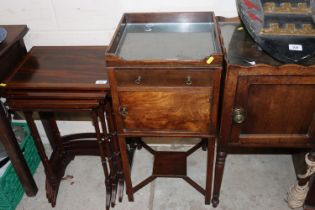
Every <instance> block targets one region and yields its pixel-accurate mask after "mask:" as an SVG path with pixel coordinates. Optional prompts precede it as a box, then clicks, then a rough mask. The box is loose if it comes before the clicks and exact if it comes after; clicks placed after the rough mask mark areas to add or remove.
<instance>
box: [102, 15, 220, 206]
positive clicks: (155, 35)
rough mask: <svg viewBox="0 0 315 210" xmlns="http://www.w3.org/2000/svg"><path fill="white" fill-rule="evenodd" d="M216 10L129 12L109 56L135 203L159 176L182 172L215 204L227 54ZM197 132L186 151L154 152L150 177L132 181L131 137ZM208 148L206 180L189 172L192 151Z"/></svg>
mask: <svg viewBox="0 0 315 210" xmlns="http://www.w3.org/2000/svg"><path fill="white" fill-rule="evenodd" d="M217 38H218V34H217V29H216V25H215V19H214V15H213V13H211V12H200V13H198V12H197V13H140V14H139V13H136V14H124V16H123V17H122V19H121V22H120V23H119V25H118V28H117V30H116V33H115V35H114V37H113V40H112V42H111V45H110V46H109V48H108V50H107V53H106V56H105V59H106V62H107V69H108V72H109V79H110V83H111V93H112V98H113V100H112V101H113V109H114V114H115V122H116V127H117V135H118V142H119V148H120V152H121V158H122V165H123V174H124V179H125V182H126V190H127V194H128V199H129V201H133V199H134V197H133V194H134V193H135V192H137V191H138V190H139V189H141V188H142V187H144V186H145V185H147V184H148V183H150V182H151V181H153V180H155V179H156V178H159V177H175V178H182V179H183V180H185V181H186V182H187V183H188V184H190V185H191V186H192V187H193V188H194V189H195V190H197V191H198V192H200V193H201V194H202V195H204V197H205V203H206V204H209V203H210V198H211V188H212V166H213V156H214V147H215V141H216V136H217V116H218V101H219V90H220V79H221V65H222V55H221V48H220V45H219V40H218V39H217ZM145 136H150V137H196V138H200V139H201V140H200V143H198V144H196V145H195V146H194V147H193V148H191V149H190V150H188V151H186V152H175V151H172V152H166V151H155V150H154V149H152V148H151V147H149V145H147V144H145V143H144V142H143V141H138V142H140V145H139V146H140V147H143V148H144V149H146V150H147V151H148V152H150V153H151V154H152V155H153V156H154V164H153V170H152V175H150V176H149V177H148V178H146V179H145V180H143V181H142V182H140V183H138V184H137V185H134V186H133V184H132V180H131V174H130V173H131V169H130V163H129V157H128V152H127V146H126V138H127V137H145ZM201 147H202V148H204V149H208V151H207V166H206V168H207V174H206V186H205V187H203V186H200V185H199V184H197V183H196V182H195V181H194V180H192V179H191V178H190V177H189V176H188V175H187V163H186V160H187V157H188V156H189V155H191V154H192V153H193V152H195V151H196V150H197V149H199V148H201Z"/></svg>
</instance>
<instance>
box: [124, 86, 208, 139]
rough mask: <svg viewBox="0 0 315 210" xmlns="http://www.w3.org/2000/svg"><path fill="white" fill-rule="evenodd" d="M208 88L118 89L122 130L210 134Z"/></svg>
mask: <svg viewBox="0 0 315 210" xmlns="http://www.w3.org/2000/svg"><path fill="white" fill-rule="evenodd" d="M210 90H211V89H210V88H206V89H200V90H190V89H185V90H184V91H183V90H182V91H180V90H161V89H157V90H156V91H121V92H119V93H118V95H119V96H118V97H119V104H120V107H119V112H120V115H121V118H122V121H123V128H124V130H125V131H129V132H132V131H142V132H146V131H151V132H159V131H163V132H168V131H172V132H188V133H205V134H208V133H209V124H210V110H211V103H210V99H211V91H210Z"/></svg>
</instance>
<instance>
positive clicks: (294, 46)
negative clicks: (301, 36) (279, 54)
mask: <svg viewBox="0 0 315 210" xmlns="http://www.w3.org/2000/svg"><path fill="white" fill-rule="evenodd" d="M289 50H290V51H303V46H302V45H300V44H289Z"/></svg>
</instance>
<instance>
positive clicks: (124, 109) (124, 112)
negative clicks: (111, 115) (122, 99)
mask: <svg viewBox="0 0 315 210" xmlns="http://www.w3.org/2000/svg"><path fill="white" fill-rule="evenodd" d="M119 114H120V115H121V116H122V117H123V118H126V117H127V115H128V109H127V107H126V106H120V107H119Z"/></svg>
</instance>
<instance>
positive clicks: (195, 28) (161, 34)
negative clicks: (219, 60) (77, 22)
mask: <svg viewBox="0 0 315 210" xmlns="http://www.w3.org/2000/svg"><path fill="white" fill-rule="evenodd" d="M215 40H216V39H215V36H214V24H213V23H130V24H129V23H128V24H127V25H126V27H125V30H124V32H123V35H122V38H121V39H120V42H119V44H118V47H117V50H116V54H117V55H118V56H120V57H122V58H124V59H126V60H201V59H204V58H206V57H209V56H210V55H212V54H213V53H217V52H219V51H218V49H216V45H215Z"/></svg>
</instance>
